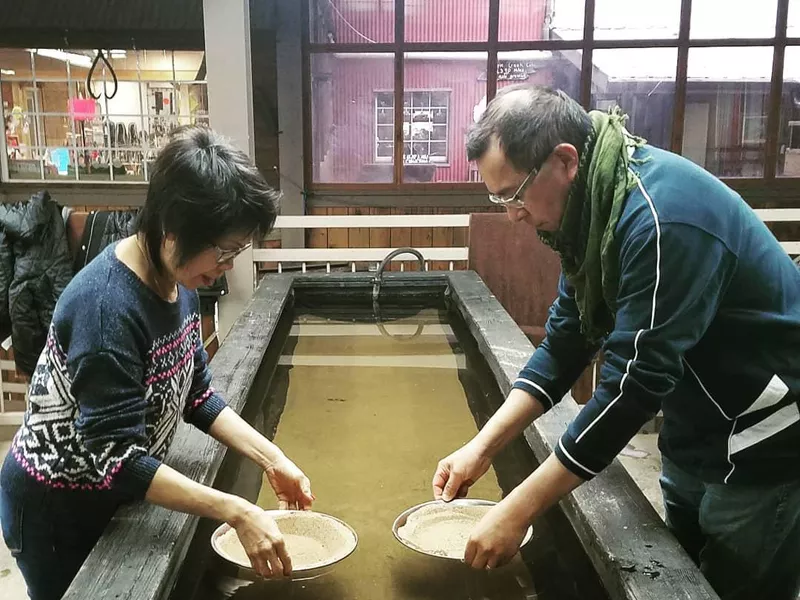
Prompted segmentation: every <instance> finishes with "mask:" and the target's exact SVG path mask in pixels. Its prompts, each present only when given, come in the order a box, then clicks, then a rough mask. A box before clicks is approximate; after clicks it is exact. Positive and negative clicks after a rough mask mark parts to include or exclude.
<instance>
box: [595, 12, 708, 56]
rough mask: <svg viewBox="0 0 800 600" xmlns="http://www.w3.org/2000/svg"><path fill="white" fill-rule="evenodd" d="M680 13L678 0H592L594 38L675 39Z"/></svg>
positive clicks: (678, 27)
mask: <svg viewBox="0 0 800 600" xmlns="http://www.w3.org/2000/svg"><path fill="white" fill-rule="evenodd" d="M692 6H694V4H693V5H692ZM680 16H681V0H658V2H642V1H641V0H595V9H594V38H595V39H596V40H651V39H670V38H677V37H678V30H679V29H680V20H681V19H680ZM676 59H677V56H676Z"/></svg>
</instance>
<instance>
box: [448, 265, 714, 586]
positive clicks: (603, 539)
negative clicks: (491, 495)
mask: <svg viewBox="0 0 800 600" xmlns="http://www.w3.org/2000/svg"><path fill="white" fill-rule="evenodd" d="M449 281H450V289H451V291H452V298H453V300H454V302H455V304H456V306H457V308H458V310H459V311H460V312H461V314H462V316H463V317H464V319H465V321H466V322H467V325H468V327H469V329H470V331H471V333H472V335H473V336H474V337H475V339H476V341H477V342H478V346H479V347H480V348H481V351H482V353H483V354H484V357H485V358H486V360H487V362H488V364H489V367H490V369H491V370H492V372H493V373H494V376H495V378H496V379H497V382H498V385H499V386H500V389H501V391H502V392H503V394H507V393H508V391H509V390H510V389H511V384H512V383H513V381H514V379H516V376H517V374H518V372H519V369H520V368H521V367H522V366H523V365H524V364H525V361H526V360H527V359H528V358H529V357H530V355H531V353H532V352H533V350H534V347H533V345H532V344H531V343H530V342H529V341H528V339H527V338H526V337H525V335H524V334H523V333H522V331H521V330H520V329H519V328H518V327H517V326H516V325H515V324H514V322H513V321H512V320H511V318H510V317H509V316H508V313H507V312H506V311H505V309H503V307H502V306H501V305H500V303H499V302H498V301H497V299H496V298H495V297H494V296H492V295H489V294H487V291H486V287H485V285H484V284H483V282H482V281H481V280H480V278H479V277H478V275H477V274H476V273H475V272H473V271H464V272H453V273H450V274H449ZM578 410H579V407H578V406H577V405H576V404H575V402H574V401H573V400H572V399H571V398H569V397H567V398H565V399H564V400H562V401H561V402H560V403H559V404H558V405H557V406H556V407H555V408H554V409H553V410H551V411H550V412H548V413H547V414H546V415H544V416H543V417H541V418H540V419H538V420H536V421H535V422H534V423H533V424H532V425H531V426H530V427H528V428H527V429H526V430H525V439H526V440H527V442H528V444H529V445H530V447H531V449H532V450H533V452H534V455H535V456H536V458H537V460H539V461H540V462H541V461H544V460H545V459H546V458H547V457H548V456H549V455H550V454H551V453H552V451H553V448H554V447H555V446H556V444H557V443H558V440H559V438H560V437H561V434H562V433H563V432H564V429H565V428H566V426H567V424H568V423H569V422H570V421H571V420H572V419H573V417H574V416H575V415H576V414H577V413H578ZM559 506H560V508H561V510H563V512H564V514H565V515H566V516H567V518H568V519H569V521H570V523H571V525H572V527H573V528H574V529H575V531H577V533H578V536H579V537H580V539H581V542H582V544H583V546H584V549H585V550H586V553H587V554H588V556H589V559H590V560H591V561H592V564H593V565H594V567H595V569H596V570H597V573H598V575H599V577H600V579H601V580H602V581H603V584H604V586H605V587H606V590H607V592H608V594H609V598H611V599H612V600H618V599H620V600H621V599H625V600H715V599H717V598H718V596H717V594H716V593H715V592H714V590H713V589H712V588H711V586H710V585H709V584H708V582H707V581H706V579H705V578H704V577H703V576H702V574H701V573H700V571H699V569H698V568H697V567H696V566H695V565H694V563H693V562H692V561H691V559H690V558H689V556H688V555H687V554H686V553H685V552H684V551H683V549H682V548H681V547H680V545H679V544H678V542H677V540H676V539H675V538H674V537H673V536H672V534H671V533H670V532H669V531H668V530H667V528H666V526H665V525H664V523H663V521H661V519H660V518H659V516H658V514H657V513H656V512H655V510H654V509H653V507H652V506H651V505H650V503H649V502H648V501H647V499H646V498H645V497H644V495H643V494H642V492H641V490H640V489H639V488H638V487H637V486H636V484H635V483H634V481H633V480H632V479H631V478H630V476H629V475H628V473H627V471H625V469H624V468H623V467H622V465H620V464H619V462H618V461H616V460H615V461H614V463H613V464H612V465H611V466H610V467H609V468H608V469H606V470H605V471H604V472H603V473H601V474H600V475H599V476H598V477H596V478H595V479H594V480H592V481H590V482H588V483H586V484H584V485H582V486H581V487H579V488H578V489H577V490H575V491H574V492H573V493H572V494H570V495H569V496H568V497H566V498H565V499H564V500H562V501H561V503H560V505H559Z"/></svg>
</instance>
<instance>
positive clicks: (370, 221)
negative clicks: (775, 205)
mask: <svg viewBox="0 0 800 600" xmlns="http://www.w3.org/2000/svg"><path fill="white" fill-rule="evenodd" d="M798 220H800V219H798ZM312 227H469V215H464V214H434V215H425V216H424V217H420V216H419V215H388V214H383V215H381V214H361V215H355V214H352V215H347V216H344V215H306V216H303V217H288V216H287V217H284V216H280V217H278V218H277V220H276V221H275V229H308V228H312Z"/></svg>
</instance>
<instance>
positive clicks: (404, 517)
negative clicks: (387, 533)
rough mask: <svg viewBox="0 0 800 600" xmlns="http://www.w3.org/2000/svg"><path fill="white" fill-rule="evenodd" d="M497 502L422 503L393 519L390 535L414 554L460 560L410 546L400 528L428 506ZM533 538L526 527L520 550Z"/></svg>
mask: <svg viewBox="0 0 800 600" xmlns="http://www.w3.org/2000/svg"><path fill="white" fill-rule="evenodd" d="M496 504H497V502H493V501H491V500H479V499H473V498H460V499H456V500H452V501H450V502H444V501H443V500H433V501H431V502H423V503H422V504H418V505H417V506H412V507H411V508H409V509H408V510H405V511H403V512H402V513H400V515H399V516H398V517H397V518H396V519H395V521H394V524H393V525H392V533H393V534H394V537H395V539H396V540H397V541H398V542H400V543H401V544H403V546H405V547H406V548H410V549H411V550H414V551H415V552H419V553H420V554H424V555H426V556H433V557H435V558H441V559H444V560H459V561H460V560H462V559H460V558H458V559H457V558H453V557H451V556H444V555H442V554H435V553H433V552H429V551H427V550H425V549H423V548H419V547H418V546H416V545H414V544H412V543H411V542H409V541H408V540H406V539H405V538H403V537H402V536H401V535H400V528H401V527H403V526H404V525H405V524H406V523H407V522H408V518H409V517H410V516H411V515H413V514H414V513H415V512H417V511H418V510H420V509H422V508H426V507H428V506H434V505H441V506H443V507H458V506H495V505H496ZM532 537H533V527H530V526H529V527H528V531H526V532H525V537H524V538H523V539H522V542H521V543H520V548H522V547H523V546H524V545H525V544H527V543H528V542H530V541H531V538H532Z"/></svg>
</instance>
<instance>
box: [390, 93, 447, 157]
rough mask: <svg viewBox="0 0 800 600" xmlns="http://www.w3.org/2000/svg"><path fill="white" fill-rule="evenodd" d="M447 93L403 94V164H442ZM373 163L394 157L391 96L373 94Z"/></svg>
mask: <svg viewBox="0 0 800 600" xmlns="http://www.w3.org/2000/svg"><path fill="white" fill-rule="evenodd" d="M449 115H450V90H411V91H406V92H404V94H403V164H406V165H427V164H446V163H447V157H448V148H447V142H448V139H449V135H448V123H449ZM375 118H376V120H375V134H376V135H375V161H376V162H391V160H392V157H393V156H394V94H393V93H392V92H376V93H375Z"/></svg>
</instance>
